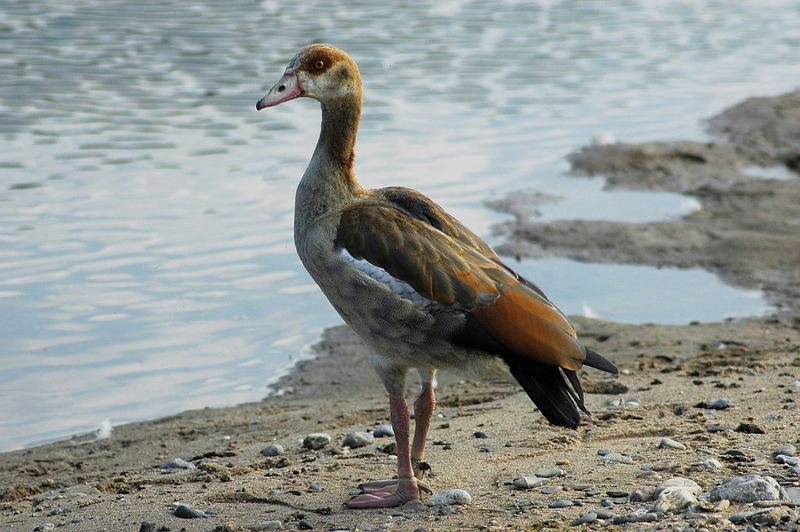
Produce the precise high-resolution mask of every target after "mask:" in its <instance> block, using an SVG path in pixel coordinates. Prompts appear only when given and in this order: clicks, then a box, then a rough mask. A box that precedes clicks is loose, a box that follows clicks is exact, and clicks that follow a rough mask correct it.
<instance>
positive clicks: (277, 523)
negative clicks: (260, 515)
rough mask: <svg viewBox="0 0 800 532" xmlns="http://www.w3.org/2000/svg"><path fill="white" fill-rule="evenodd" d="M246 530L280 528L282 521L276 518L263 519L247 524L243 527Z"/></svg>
mask: <svg viewBox="0 0 800 532" xmlns="http://www.w3.org/2000/svg"><path fill="white" fill-rule="evenodd" d="M245 528H246V529H247V530H252V531H261V530H280V529H282V528H283V522H281V521H278V520H277V519H275V520H273V521H264V522H263V523H256V524H253V525H247V526H246V527H245Z"/></svg>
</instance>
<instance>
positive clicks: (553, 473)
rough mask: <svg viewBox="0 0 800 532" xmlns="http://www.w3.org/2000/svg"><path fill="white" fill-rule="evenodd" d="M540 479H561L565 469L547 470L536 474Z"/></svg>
mask: <svg viewBox="0 0 800 532" xmlns="http://www.w3.org/2000/svg"><path fill="white" fill-rule="evenodd" d="M534 475H536V476H537V477H539V478H553V477H560V476H563V475H564V470H563V469H558V468H557V467H556V468H553V469H545V470H544V471H537V472H536V473H534Z"/></svg>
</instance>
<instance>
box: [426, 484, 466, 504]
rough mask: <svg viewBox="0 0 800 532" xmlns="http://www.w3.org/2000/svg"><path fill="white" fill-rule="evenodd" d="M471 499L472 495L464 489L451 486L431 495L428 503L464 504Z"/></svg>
mask: <svg viewBox="0 0 800 532" xmlns="http://www.w3.org/2000/svg"><path fill="white" fill-rule="evenodd" d="M470 501H472V496H471V495H470V494H469V493H467V492H466V491H465V490H461V489H457V488H453V489H449V490H445V491H440V492H439V493H437V494H435V495H432V496H431V498H430V499H429V500H428V504H430V505H432V506H452V505H454V504H458V505H464V504H469V503H470Z"/></svg>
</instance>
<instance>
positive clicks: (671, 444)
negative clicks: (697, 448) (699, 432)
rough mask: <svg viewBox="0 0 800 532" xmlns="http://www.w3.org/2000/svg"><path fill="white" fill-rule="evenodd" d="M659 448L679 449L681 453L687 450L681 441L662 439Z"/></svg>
mask: <svg viewBox="0 0 800 532" xmlns="http://www.w3.org/2000/svg"><path fill="white" fill-rule="evenodd" d="M658 446H659V447H661V448H662V449H679V450H681V451H685V450H686V446H685V445H684V444H682V443H681V442H679V441H675V440H673V439H672V438H661V441H660V442H659V443H658Z"/></svg>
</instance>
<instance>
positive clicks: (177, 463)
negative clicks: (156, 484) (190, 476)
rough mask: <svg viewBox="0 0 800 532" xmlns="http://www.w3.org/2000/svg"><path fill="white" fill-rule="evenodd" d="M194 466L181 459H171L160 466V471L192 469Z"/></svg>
mask: <svg viewBox="0 0 800 532" xmlns="http://www.w3.org/2000/svg"><path fill="white" fill-rule="evenodd" d="M195 467H196V466H195V465H194V464H193V463H191V462H187V461H186V460H183V459H181V458H173V459H172V460H168V461H166V462H164V463H163V464H161V469H194V468H195Z"/></svg>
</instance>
